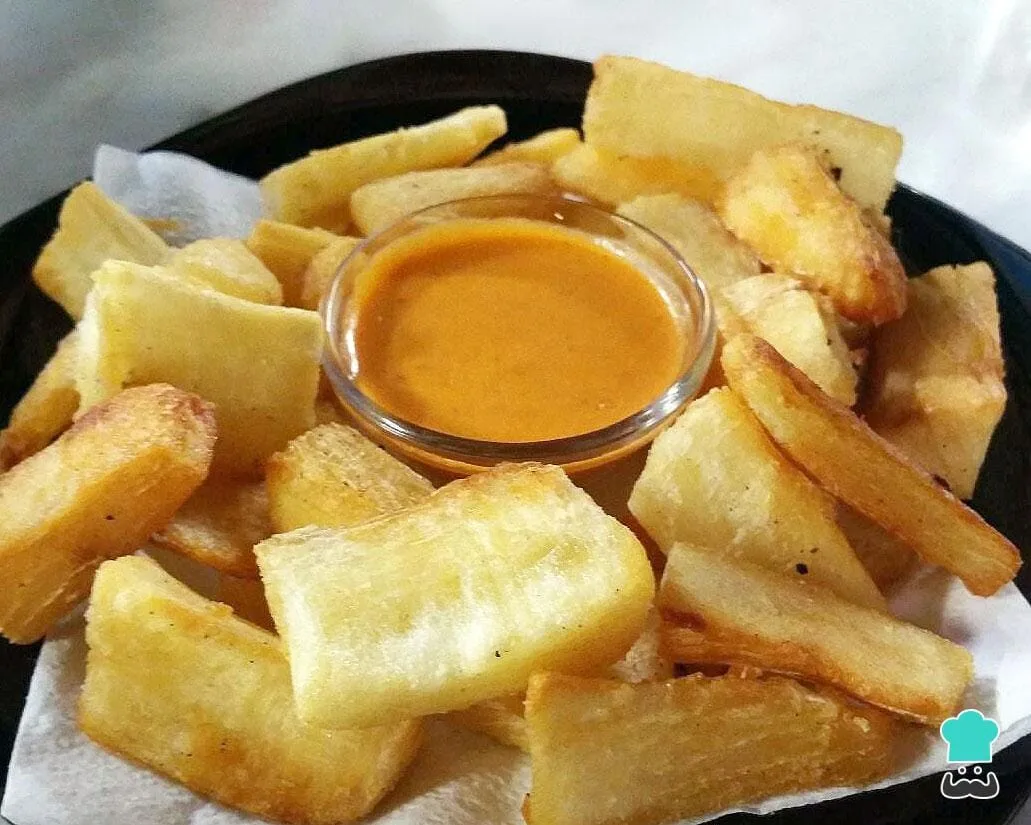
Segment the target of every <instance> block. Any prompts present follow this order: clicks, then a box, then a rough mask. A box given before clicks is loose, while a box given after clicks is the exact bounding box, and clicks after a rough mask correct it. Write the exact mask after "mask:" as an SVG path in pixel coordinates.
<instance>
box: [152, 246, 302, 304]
mask: <svg viewBox="0 0 1031 825" xmlns="http://www.w3.org/2000/svg"><path fill="white" fill-rule="evenodd" d="M165 266H167V267H168V269H169V270H170V271H171V272H173V273H174V274H176V275H178V276H180V277H182V278H184V279H186V280H187V281H188V282H190V283H194V284H197V285H199V286H208V287H210V288H211V289H214V290H217V291H218V292H223V293H225V294H226V295H232V296H233V297H235V298H243V299H245V300H247V301H254V302H255V303H258V304H275V305H279V304H282V303H283V288H282V287H281V286H280V284H279V281H278V280H277V278H276V276H275V275H273V274H272V272H271V271H269V269H268V268H267V267H266V266H265V264H263V263H262V262H261V260H260V259H259V258H258V257H257V256H256V255H255V254H254V253H253V252H251V251H250V250H249V249H248V248H247V247H246V245H245V244H244V242H243V241H240V240H237V239H236V238H204V239H202V240H199V241H194V242H193V243H191V244H189V245H187V246H184V247H182V248H181V249H176V250H173V252H172V254H171V256H169V258H168V261H167V262H166V263H165Z"/></svg>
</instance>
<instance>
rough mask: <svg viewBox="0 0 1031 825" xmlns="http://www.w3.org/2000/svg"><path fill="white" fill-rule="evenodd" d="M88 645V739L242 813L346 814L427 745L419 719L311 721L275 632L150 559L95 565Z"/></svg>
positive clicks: (322, 817) (82, 709) (309, 824)
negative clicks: (337, 726)
mask: <svg viewBox="0 0 1031 825" xmlns="http://www.w3.org/2000/svg"><path fill="white" fill-rule="evenodd" d="M86 642H87V644H88V645H89V654H88V656H87V659H86V682H85V685H84V686H83V690H82V695H81V697H80V699H79V725H80V727H81V728H82V730H83V731H84V732H85V733H86V735H87V736H89V737H90V738H91V739H93V740H94V741H95V742H97V743H98V744H100V745H102V746H103V747H105V748H107V749H108V750H111V751H113V752H115V753H117V754H120V755H122V756H126V757H129V758H130V759H133V760H134V761H137V762H140V763H142V764H144V765H146V766H147V767H148V768H151V769H153V770H155V771H157V772H158V773H161V774H164V775H165V776H168V777H170V778H172V779H174V780H176V781H178V782H181V783H182V784H184V785H186V786H187V787H188V788H190V789H191V790H193V791H196V792H197V793H199V794H202V795H204V796H208V797H211V798H213V799H215V800H217V801H218V802H221V803H223V804H225V805H229V806H231V807H234V808H239V809H241V810H244V811H248V812H250V813H254V814H257V815H259V816H262V817H268V818H269V819H274V820H278V821H281V822H289V823H303V824H304V825H333V824H334V823H338V822H350V821H352V820H354V819H358V818H360V817H362V816H365V815H366V814H367V813H369V811H371V810H372V808H373V806H375V804H376V803H377V802H378V801H379V800H380V799H381V798H382V797H383V796H384V795H385V794H386V792H387V791H389V790H390V789H391V788H392V787H393V786H394V784H395V783H396V782H397V780H398V778H399V777H400V775H401V773H402V772H403V771H404V769H405V768H406V767H407V766H408V763H409V762H410V761H411V760H412V757H413V756H414V755H415V752H416V750H417V749H418V745H419V735H420V730H419V729H420V725H419V722H418V720H412V721H406V722H401V723H399V724H396V725H390V726H384V727H377V728H368V729H366V730H357V731H351V730H347V731H332V732H330V731H323V730H318V729H316V728H310V727H307V726H306V725H304V724H302V723H301V722H300V721H299V720H298V718H297V715H296V713H295V711H294V707H293V697H292V695H291V691H290V668H289V666H288V665H287V663H286V658H285V656H284V655H283V651H282V647H281V645H280V642H279V640H278V639H277V638H276V637H275V636H273V635H272V634H271V633H268V632H266V631H264V630H261V629H259V628H257V627H255V626H253V625H251V624H249V623H248V622H245V621H243V620H242V619H238V618H236V617H235V616H233V614H232V611H231V610H230V609H229V608H228V607H227V606H226V605H223V604H218V603H217V602H210V601H208V600H207V599H204V598H202V597H201V596H198V595H197V594H196V593H194V592H193V591H191V590H190V589H189V588H187V587H186V586H185V585H183V584H181V583H180V582H178V581H176V580H175V579H173V578H172V577H171V576H169V575H168V574H167V573H165V572H164V571H163V570H162V569H161V568H160V567H159V566H158V565H157V564H156V563H155V562H153V561H152V560H150V559H147V558H143V557H139V556H129V557H126V558H122V559H118V560H117V561H111V562H107V563H106V564H104V565H103V566H102V567H101V568H100V570H99V571H98V573H97V578H96V583H95V584H94V587H93V593H92V596H91V598H90V606H89V612H88V613H87V624H86Z"/></svg>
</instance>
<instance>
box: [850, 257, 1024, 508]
mask: <svg viewBox="0 0 1031 825" xmlns="http://www.w3.org/2000/svg"><path fill="white" fill-rule="evenodd" d="M908 287H909V309H908V310H907V311H906V314H905V315H903V316H902V317H901V318H900V319H899V320H897V321H894V322H892V323H891V324H886V325H885V326H883V327H880V328H879V329H877V330H876V331H875V334H874V338H873V347H872V350H871V357H870V373H869V375H870V377H869V381H868V384H867V396H866V399H865V404H864V411H865V414H866V421H867V423H869V425H870V426H871V427H872V428H873V429H874V430H875V431H876V432H877V433H879V434H880V435H882V436H884V437H885V438H886V439H887V440H888V441H890V442H891V443H892V444H895V445H896V446H897V447H899V448H901V449H902V451H903V452H905V453H907V454H908V455H910V456H912V457H913V459H915V460H916V462H917V463H918V464H920V466H922V467H924V468H925V469H926V470H928V471H929V472H930V473H932V474H933V475H937V476H939V477H940V478H943V479H944V480H945V481H946V482H947V483H948V485H949V487H951V488H952V492H954V493H955V494H956V495H957V496H958V497H959V498H964V499H966V498H970V497H971V496H972V495H973V494H974V484H975V483H976V482H977V474H978V472H979V471H980V469H981V463H982V462H983V461H984V456H985V453H986V452H987V450H988V442H989V441H990V440H991V437H992V433H993V432H994V431H995V425H996V424H998V423H999V418H1000V417H1001V416H1002V411H1003V408H1004V407H1005V406H1006V386H1005V384H1004V383H1003V361H1002V347H1001V345H1000V342H999V310H998V308H997V307H996V303H995V276H994V275H993V273H992V270H991V268H990V267H989V266H988V264H985V263H976V264H970V265H969V266H943V267H939V268H937V269H932V270H931V271H930V272H927V273H926V274H924V275H921V276H920V277H919V278H913V279H911V280H910V281H909V282H908Z"/></svg>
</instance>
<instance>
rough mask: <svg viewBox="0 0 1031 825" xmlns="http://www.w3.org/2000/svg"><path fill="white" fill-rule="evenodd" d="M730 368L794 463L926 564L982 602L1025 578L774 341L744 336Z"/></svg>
mask: <svg viewBox="0 0 1031 825" xmlns="http://www.w3.org/2000/svg"><path fill="white" fill-rule="evenodd" d="M723 370H724V372H725V373H726V374H727V378H728V379H729V380H730V385H731V387H733V388H734V389H735V390H736V391H738V392H739V393H741V396H742V397H743V398H744V399H745V401H746V402H747V403H748V406H749V407H751V409H752V411H753V412H754V413H755V414H756V416H757V417H758V418H759V420H760V421H762V423H763V426H765V427H766V429H767V430H768V431H769V433H770V435H772V436H773V438H774V440H775V441H776V442H777V443H778V444H780V446H781V447H782V448H783V449H784V450H785V452H787V454H788V455H789V456H791V458H792V459H793V460H794V461H796V462H797V463H798V464H799V465H801V466H802V467H803V468H805V470H806V471H807V472H808V473H809V474H810V475H812V476H813V477H814V478H816V479H818V480H819V482H820V483H821V484H822V485H823V486H824V487H826V488H827V490H829V491H830V492H831V493H833V494H834V495H835V496H836V497H837V498H839V499H841V500H842V501H844V502H845V503H846V504H848V505H850V506H851V507H853V508H855V509H856V510H858V511H859V512H861V513H862V514H863V515H865V516H867V517H868V518H870V519H871V520H873V521H875V522H876V523H878V524H879V525H881V527H883V528H885V529H886V530H887V531H888V532H889V533H890V534H892V535H894V536H897V537H898V538H899V539H901V540H902V541H904V542H906V543H907V544H908V545H909V546H910V547H912V548H913V550H915V551H916V552H917V553H918V554H919V555H920V556H921V557H922V558H923V559H924V560H925V561H929V562H931V563H932V564H937V565H940V566H941V567H944V568H945V569H946V570H948V571H949V572H951V573H954V574H955V575H957V576H959V577H960V578H961V579H963V583H964V584H965V585H966V586H967V589H969V590H970V592H971V593H975V594H977V595H979V596H990V595H991V594H992V593H994V592H995V591H996V590H998V589H999V588H1000V587H1002V586H1003V585H1004V584H1005V583H1006V582H1008V581H1011V580H1012V579H1013V577H1014V576H1015V575H1016V573H1017V570H1018V569H1019V568H1020V553H1019V552H1018V551H1017V548H1016V547H1014V546H1013V545H1012V544H1011V543H1010V542H1009V541H1008V540H1007V539H1006V538H1005V537H1003V536H1002V535H1000V534H999V533H997V532H996V531H995V530H993V529H992V528H991V527H989V526H988V525H987V524H986V523H985V522H984V521H983V520H982V519H981V517H980V516H979V515H977V513H975V512H974V511H973V510H971V509H970V508H968V507H966V506H964V505H963V503H962V502H961V501H959V499H957V498H955V497H954V496H953V495H952V494H951V493H949V492H948V491H947V490H944V489H942V487H941V485H939V484H937V483H936V482H935V481H934V479H933V478H931V476H930V475H928V474H927V472H926V471H924V470H922V469H921V468H919V467H917V466H916V465H915V464H913V463H912V462H911V461H910V460H909V459H907V458H906V457H905V456H904V455H903V454H902V453H901V452H900V451H899V450H898V449H897V448H895V447H893V446H892V445H891V444H889V443H888V442H887V441H885V440H884V439H883V438H881V437H880V436H879V435H877V434H876V433H875V432H874V431H873V430H871V429H870V428H869V427H868V426H867V425H866V424H864V423H863V422H862V421H860V420H859V419H858V418H857V417H856V416H855V414H854V413H853V412H852V411H851V410H849V409H848V408H846V407H843V406H841V405H840V404H838V403H837V402H836V401H834V400H833V399H831V398H828V397H827V396H826V395H825V394H824V393H823V392H821V391H820V388H819V387H817V386H816V385H815V384H813V383H812V382H811V381H810V380H809V379H808V378H806V377H805V375H803V374H802V373H801V372H799V371H798V370H797V369H795V368H794V367H792V366H791V365H790V364H789V363H788V362H787V361H785V360H784V358H783V357H781V355H780V354H779V353H778V352H777V351H776V350H775V349H774V348H773V347H771V346H770V345H769V344H767V343H766V342H765V341H763V340H762V339H760V338H755V337H754V336H751V335H738V336H736V337H735V338H734V339H733V340H732V341H729V342H728V343H727V345H726V346H725V347H724V349H723Z"/></svg>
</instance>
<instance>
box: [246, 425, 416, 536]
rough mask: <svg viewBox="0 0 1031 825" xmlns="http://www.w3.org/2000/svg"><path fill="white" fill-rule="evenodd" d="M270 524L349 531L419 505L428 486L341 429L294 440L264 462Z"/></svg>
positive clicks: (355, 433)
mask: <svg viewBox="0 0 1031 825" xmlns="http://www.w3.org/2000/svg"><path fill="white" fill-rule="evenodd" d="M265 482H266V484H267V486H268V492H269V505H270V512H271V518H272V524H273V526H274V528H275V532H277V533H285V532H287V531H289V530H294V529H296V528H298V527H307V526H308V525H315V526H317V527H352V526H354V525H356V524H360V523H361V522H363V521H368V520H369V519H371V518H375V517H376V516H381V515H384V514H385V513H393V512H395V511H397V510H402V509H404V508H405V507H408V506H410V505H412V504H415V503H416V502H417V501H422V500H423V499H424V498H426V497H427V496H429V494H430V493H432V492H433V485H432V484H430V483H429V482H428V481H427V480H426V479H424V478H423V477H422V476H420V475H419V474H418V473H416V472H415V471H414V470H412V469H411V468H409V467H408V466H406V465H404V464H402V463H401V462H400V461H398V460H397V459H396V458H394V457H393V456H391V455H390V454H389V453H387V452H386V451H384V450H382V449H380V448H379V447H378V446H376V445H375V444H373V443H372V442H371V441H369V439H367V438H366V437H365V436H364V435H362V434H361V433H360V432H358V431H357V430H355V429H354V428H352V427H346V426H344V425H342V424H324V425H322V426H321V427H315V428H314V429H312V430H308V432H306V433H304V434H303V435H300V436H298V437H297V438H295V439H294V440H293V441H291V442H290V443H289V444H287V446H286V448H285V449H284V450H282V451H281V452H278V453H276V454H275V455H273V456H272V457H271V458H269V460H268V461H267V462H266V463H265Z"/></svg>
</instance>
